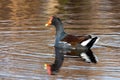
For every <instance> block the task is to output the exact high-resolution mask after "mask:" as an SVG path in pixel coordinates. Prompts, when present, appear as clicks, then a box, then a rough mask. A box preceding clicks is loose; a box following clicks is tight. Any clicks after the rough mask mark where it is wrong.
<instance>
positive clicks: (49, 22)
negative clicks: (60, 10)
mask: <svg viewBox="0 0 120 80" xmlns="http://www.w3.org/2000/svg"><path fill="white" fill-rule="evenodd" d="M52 19H53V17H50V19H49V20H48V22H47V23H46V24H45V26H47V27H48V26H50V25H51V23H52Z"/></svg>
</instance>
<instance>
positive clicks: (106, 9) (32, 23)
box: [0, 0, 120, 80]
mask: <svg viewBox="0 0 120 80" xmlns="http://www.w3.org/2000/svg"><path fill="white" fill-rule="evenodd" d="M119 4H120V1H119V0H92V1H88V0H35V1H32V0H6V1H5V0H1V1H0V80H108V79H109V80H119V79H120V74H119V73H120V54H119V53H120V16H119V15H120V5H119ZM51 15H56V16H58V17H60V18H61V19H62V21H63V23H64V28H65V31H66V32H67V33H70V34H74V35H87V34H91V35H93V36H98V37H100V40H99V42H98V43H97V44H95V45H94V46H93V48H92V51H93V52H94V54H96V55H97V57H98V59H99V62H98V63H97V64H91V63H85V62H84V61H82V60H81V59H80V58H65V59H64V63H63V65H62V67H61V69H60V72H59V73H58V74H57V75H52V76H50V75H48V74H47V72H46V70H44V66H43V65H44V63H49V64H52V63H53V62H54V58H55V54H54V47H53V46H52V45H54V34H55V31H54V27H52V26H51V27H50V28H47V27H45V26H44V24H45V23H46V22H47V20H48V18H49V17H50V16H51Z"/></svg>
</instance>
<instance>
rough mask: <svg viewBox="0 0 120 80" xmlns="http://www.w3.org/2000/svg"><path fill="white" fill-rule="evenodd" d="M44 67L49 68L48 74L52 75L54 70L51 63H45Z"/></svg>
mask: <svg viewBox="0 0 120 80" xmlns="http://www.w3.org/2000/svg"><path fill="white" fill-rule="evenodd" d="M44 69H46V70H47V72H48V74H49V75H51V74H52V71H51V66H50V65H49V64H44Z"/></svg>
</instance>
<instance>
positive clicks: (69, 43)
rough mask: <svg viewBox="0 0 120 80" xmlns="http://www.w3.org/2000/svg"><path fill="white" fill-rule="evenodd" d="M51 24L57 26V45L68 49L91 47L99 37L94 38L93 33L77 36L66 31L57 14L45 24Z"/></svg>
mask: <svg viewBox="0 0 120 80" xmlns="http://www.w3.org/2000/svg"><path fill="white" fill-rule="evenodd" d="M50 25H54V26H55V28H56V36H55V39H56V40H55V47H62V48H68V49H79V48H81V47H85V48H91V47H92V45H93V44H94V43H95V42H96V41H97V39H98V37H94V38H92V37H91V35H87V36H75V35H71V34H67V33H65V31H64V28H63V24H62V22H61V20H60V18H58V17H56V16H52V17H50V19H49V21H48V22H47V23H46V24H45V26H50Z"/></svg>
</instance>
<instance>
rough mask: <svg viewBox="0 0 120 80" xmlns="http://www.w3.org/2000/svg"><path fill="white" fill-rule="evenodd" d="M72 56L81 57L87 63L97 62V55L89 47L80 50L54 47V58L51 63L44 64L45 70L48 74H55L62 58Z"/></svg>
mask: <svg viewBox="0 0 120 80" xmlns="http://www.w3.org/2000/svg"><path fill="white" fill-rule="evenodd" d="M66 57H72V58H76V57H77V58H79V57H80V58H82V59H83V60H84V61H85V62H89V63H97V61H98V60H97V57H96V56H95V55H94V54H93V52H92V50H91V49H86V50H81V49H75V50H69V49H64V48H58V47H55V60H54V63H53V64H45V67H46V69H47V72H48V74H49V75H55V74H57V73H58V72H59V70H60V68H61V66H62V64H63V61H64V58H66Z"/></svg>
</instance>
